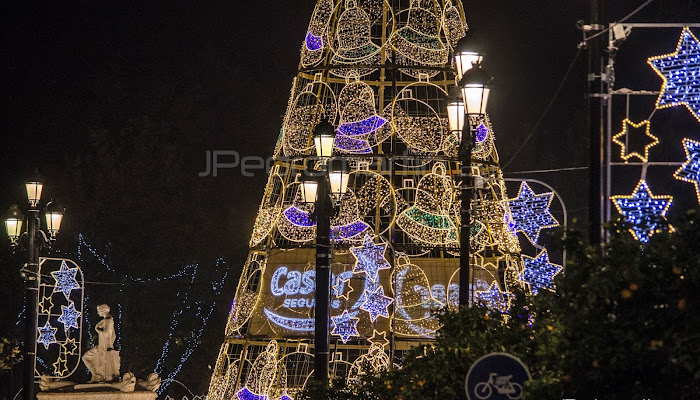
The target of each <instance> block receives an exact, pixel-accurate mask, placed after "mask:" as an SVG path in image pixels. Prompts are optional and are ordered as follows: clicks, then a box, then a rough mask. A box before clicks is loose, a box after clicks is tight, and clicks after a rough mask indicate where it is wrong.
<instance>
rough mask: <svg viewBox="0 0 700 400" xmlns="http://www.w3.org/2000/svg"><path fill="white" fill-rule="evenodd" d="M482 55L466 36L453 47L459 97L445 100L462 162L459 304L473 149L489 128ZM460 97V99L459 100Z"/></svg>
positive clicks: (464, 292)
mask: <svg viewBox="0 0 700 400" xmlns="http://www.w3.org/2000/svg"><path fill="white" fill-rule="evenodd" d="M482 60H483V56H482V55H481V54H479V53H476V52H474V51H470V50H469V43H468V41H467V37H466V36H465V37H463V38H462V39H460V41H459V43H458V44H457V49H456V51H455V64H456V65H457V69H458V71H457V78H458V79H459V80H458V82H457V85H458V87H459V89H460V91H461V95H462V96H461V97H462V98H461V99H460V98H459V96H455V95H454V94H453V96H452V98H451V99H450V101H449V102H448V106H447V110H448V111H447V115H448V119H449V123H450V128H451V129H453V130H455V131H458V132H461V139H460V146H459V160H460V163H461V174H460V176H461V178H462V187H461V199H462V204H461V209H460V243H459V245H460V252H461V253H460V263H459V283H460V285H459V304H461V305H466V304H469V300H470V290H469V283H470V275H472V271H471V265H470V260H471V251H470V250H471V248H470V238H471V231H472V204H471V203H472V198H473V197H474V177H473V175H472V155H473V154H472V153H473V151H474V147H475V146H476V145H477V143H478V142H480V141H483V140H484V139H485V138H486V133H487V132H488V129H487V128H486V126H485V125H484V123H483V122H482V120H483V119H484V116H485V115H486V105H487V103H488V99H489V93H490V91H491V81H492V79H491V75H489V74H488V72H486V71H484V70H483V69H482V68H481V61H482ZM460 100H461V101H460Z"/></svg>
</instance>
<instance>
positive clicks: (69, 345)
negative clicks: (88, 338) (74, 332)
mask: <svg viewBox="0 0 700 400" xmlns="http://www.w3.org/2000/svg"><path fill="white" fill-rule="evenodd" d="M61 347H63V352H64V353H66V354H70V355H75V352H76V350H78V345H77V344H76V343H75V339H73V338H70V339H67V340H66V342H65V343H63V344H61Z"/></svg>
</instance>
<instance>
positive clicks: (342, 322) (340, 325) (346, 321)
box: [331, 310, 360, 343]
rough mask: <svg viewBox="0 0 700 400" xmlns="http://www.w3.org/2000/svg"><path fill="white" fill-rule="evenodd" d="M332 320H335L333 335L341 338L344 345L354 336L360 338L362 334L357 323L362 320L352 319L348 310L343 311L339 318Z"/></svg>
mask: <svg viewBox="0 0 700 400" xmlns="http://www.w3.org/2000/svg"><path fill="white" fill-rule="evenodd" d="M331 320H333V330H332V331H331V334H332V335H338V336H340V340H342V341H343V343H346V342H347V341H348V340H350V338H351V337H353V336H355V337H356V336H360V333H359V332H357V323H358V322H360V319H359V318H356V317H351V316H350V314H349V313H348V310H345V311H343V313H342V314H340V315H338V316H335V317H331Z"/></svg>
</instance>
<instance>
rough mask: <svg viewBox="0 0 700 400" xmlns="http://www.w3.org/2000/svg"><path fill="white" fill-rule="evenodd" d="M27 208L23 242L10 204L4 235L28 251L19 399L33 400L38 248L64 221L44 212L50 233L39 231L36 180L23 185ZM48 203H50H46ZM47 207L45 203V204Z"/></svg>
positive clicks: (48, 241)
mask: <svg viewBox="0 0 700 400" xmlns="http://www.w3.org/2000/svg"><path fill="white" fill-rule="evenodd" d="M26 187H27V198H28V200H29V209H28V211H27V232H26V241H25V242H24V243H21V239H22V238H23V235H22V222H23V216H22V213H21V212H20V210H19V207H17V206H16V205H13V206H12V207H10V212H9V216H8V218H7V219H6V220H5V228H6V231H7V235H8V236H9V237H10V240H11V243H12V247H13V248H15V249H16V248H18V247H19V246H20V245H22V244H24V246H25V248H26V251H27V263H26V264H25V265H24V267H23V268H22V270H21V275H22V277H23V278H24V290H25V297H26V313H25V324H24V346H23V347H24V349H23V352H24V374H23V377H22V398H23V399H25V400H35V395H36V391H35V387H34V374H35V367H36V365H35V364H36V359H35V358H36V357H35V356H36V339H37V332H38V326H37V322H38V321H37V315H38V313H39V285H38V283H39V281H38V275H39V251H40V250H41V248H42V247H49V246H50V245H51V244H52V243H53V241H54V240H55V238H56V234H57V233H58V230H59V228H60V226H61V222H62V220H63V213H62V212H61V211H48V209H47V211H46V225H47V230H48V231H49V236H48V237H47V236H46V234H45V233H44V232H43V231H42V230H41V221H40V220H39V211H40V210H39V201H40V200H41V192H42V190H43V185H42V184H41V183H40V182H39V181H38V180H34V181H30V182H27V184H26ZM49 204H50V203H49ZM47 208H48V205H47Z"/></svg>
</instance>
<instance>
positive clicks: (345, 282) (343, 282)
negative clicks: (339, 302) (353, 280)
mask: <svg viewBox="0 0 700 400" xmlns="http://www.w3.org/2000/svg"><path fill="white" fill-rule="evenodd" d="M345 288H347V290H346V289H345ZM333 290H334V291H335V295H336V296H337V297H338V298H339V299H345V300H346V301H347V300H349V299H350V293H352V291H353V290H355V289H353V287H352V286H350V278H348V279H342V278H338V283H336V284H335V285H333Z"/></svg>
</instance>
